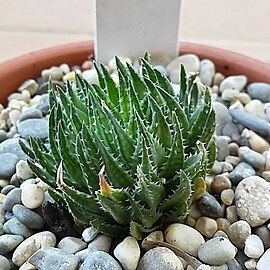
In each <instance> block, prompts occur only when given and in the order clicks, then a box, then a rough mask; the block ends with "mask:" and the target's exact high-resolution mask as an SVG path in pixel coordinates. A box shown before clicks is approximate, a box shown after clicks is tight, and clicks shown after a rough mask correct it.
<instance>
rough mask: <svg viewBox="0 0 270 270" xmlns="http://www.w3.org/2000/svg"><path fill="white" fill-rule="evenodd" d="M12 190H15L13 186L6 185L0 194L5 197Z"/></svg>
mask: <svg viewBox="0 0 270 270" xmlns="http://www.w3.org/2000/svg"><path fill="white" fill-rule="evenodd" d="M14 188H16V186H14V185H7V186H5V187H3V188H2V190H1V193H2V194H3V195H7V194H8V193H9V192H10V191H11V190H12V189H14ZM0 203H3V202H1V201H0Z"/></svg>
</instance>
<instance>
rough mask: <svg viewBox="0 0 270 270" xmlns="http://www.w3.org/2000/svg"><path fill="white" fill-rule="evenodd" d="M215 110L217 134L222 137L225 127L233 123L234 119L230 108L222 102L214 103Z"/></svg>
mask: <svg viewBox="0 0 270 270" xmlns="http://www.w3.org/2000/svg"><path fill="white" fill-rule="evenodd" d="M213 108H214V111H215V113H216V123H217V124H216V134H217V135H222V132H223V129H224V127H225V126H226V125H227V124H228V123H231V122H232V117H231V115H230V113H229V110H228V108H227V107H226V106H225V105H223V104H222V103H220V102H213Z"/></svg>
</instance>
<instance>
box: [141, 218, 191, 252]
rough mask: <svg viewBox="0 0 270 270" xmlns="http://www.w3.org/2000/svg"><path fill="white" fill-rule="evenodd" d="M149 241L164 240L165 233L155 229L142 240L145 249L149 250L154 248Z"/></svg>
mask: <svg viewBox="0 0 270 270" xmlns="http://www.w3.org/2000/svg"><path fill="white" fill-rule="evenodd" d="M188 217H189V216H188ZM188 217H187V218H188ZM148 241H159V242H164V235H163V232H162V231H154V232H151V233H149V234H148V235H147V236H146V237H145V238H144V239H143V241H142V243H141V246H142V249H144V250H146V251H147V250H149V249H151V248H152V245H149V244H148Z"/></svg>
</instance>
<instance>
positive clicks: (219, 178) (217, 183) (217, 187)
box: [211, 174, 232, 194]
mask: <svg viewBox="0 0 270 270" xmlns="http://www.w3.org/2000/svg"><path fill="white" fill-rule="evenodd" d="M231 186H232V184H231V181H230V179H229V178H228V177H226V176H225V175H224V174H219V175H216V176H215V178H214V181H213V182H212V183H211V190H212V191H213V193H216V194H220V193H221V192H222V191H223V190H225V189H229V188H231Z"/></svg>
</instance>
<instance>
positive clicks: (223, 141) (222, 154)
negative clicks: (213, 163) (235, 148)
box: [215, 136, 229, 161]
mask: <svg viewBox="0 0 270 270" xmlns="http://www.w3.org/2000/svg"><path fill="white" fill-rule="evenodd" d="M215 142H216V148H217V157H216V159H217V160H218V161H224V160H225V158H226V157H227V156H228V155H229V147H228V139H227V137H226V136H217V137H216V139H215Z"/></svg>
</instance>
